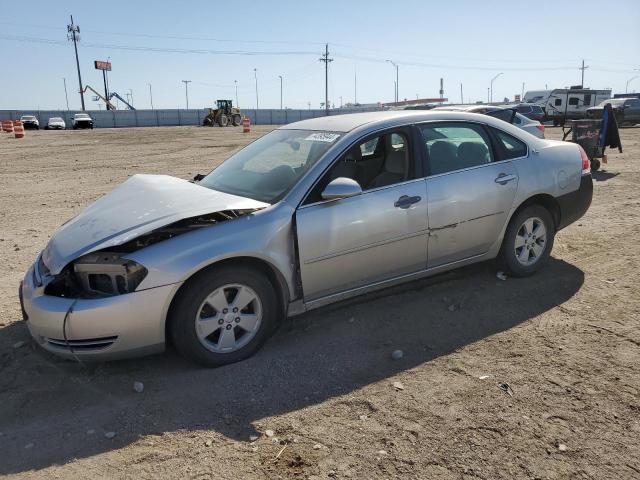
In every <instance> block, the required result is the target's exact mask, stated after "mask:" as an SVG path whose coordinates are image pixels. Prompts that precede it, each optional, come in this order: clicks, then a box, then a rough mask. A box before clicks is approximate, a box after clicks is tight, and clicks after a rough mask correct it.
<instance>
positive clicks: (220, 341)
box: [195, 284, 262, 353]
mask: <svg viewBox="0 0 640 480" xmlns="http://www.w3.org/2000/svg"><path fill="white" fill-rule="evenodd" d="M261 322H262V302H261V301H260V297H259V296H258V295H257V294H256V292H254V291H253V290H252V289H251V288H249V287H247V286H246V285H241V284H228V285H223V286H221V287H218V288H216V289H215V290H214V291H213V292H211V293H210V294H209V295H208V296H207V298H205V300H204V301H203V302H202V304H201V305H200V308H198V311H197V313H196V318H195V323H196V334H197V335H198V339H199V340H200V343H201V344H202V345H203V346H204V347H205V348H207V349H208V350H210V351H212V352H215V353H231V352H235V351H236V350H239V349H240V348H242V347H244V346H245V345H246V344H247V343H249V341H250V340H251V339H252V338H253V337H254V336H255V334H256V333H257V331H258V329H259V328H260V324H261Z"/></svg>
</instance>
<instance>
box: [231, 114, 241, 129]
mask: <svg viewBox="0 0 640 480" xmlns="http://www.w3.org/2000/svg"><path fill="white" fill-rule="evenodd" d="M241 124H242V117H241V116H240V115H238V114H237V113H236V114H234V115H233V126H234V127H239V126H240V125H241Z"/></svg>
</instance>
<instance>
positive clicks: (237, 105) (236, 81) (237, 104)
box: [233, 80, 240, 108]
mask: <svg viewBox="0 0 640 480" xmlns="http://www.w3.org/2000/svg"><path fill="white" fill-rule="evenodd" d="M233 83H234V84H235V86H236V107H238V108H240V103H239V102H238V80H234V81H233Z"/></svg>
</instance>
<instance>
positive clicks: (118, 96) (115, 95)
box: [109, 92, 135, 110]
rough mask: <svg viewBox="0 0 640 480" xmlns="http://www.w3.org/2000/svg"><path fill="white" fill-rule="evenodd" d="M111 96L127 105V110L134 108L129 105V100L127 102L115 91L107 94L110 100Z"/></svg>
mask: <svg viewBox="0 0 640 480" xmlns="http://www.w3.org/2000/svg"><path fill="white" fill-rule="evenodd" d="M113 97H116V98H117V99H118V100H120V101H121V102H122V103H124V104H125V105H126V106H127V107H129V110H135V108H133V106H132V105H130V104H129V102H127V101H126V100H125V99H124V98H122V97H121V96H120V95H118V94H117V93H116V92H111V93H110V94H109V100H111V99H112V98H113Z"/></svg>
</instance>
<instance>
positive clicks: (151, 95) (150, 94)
mask: <svg viewBox="0 0 640 480" xmlns="http://www.w3.org/2000/svg"><path fill="white" fill-rule="evenodd" d="M147 85H149V98H150V99H151V110H153V93H152V92H151V84H150V83H147Z"/></svg>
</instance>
